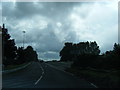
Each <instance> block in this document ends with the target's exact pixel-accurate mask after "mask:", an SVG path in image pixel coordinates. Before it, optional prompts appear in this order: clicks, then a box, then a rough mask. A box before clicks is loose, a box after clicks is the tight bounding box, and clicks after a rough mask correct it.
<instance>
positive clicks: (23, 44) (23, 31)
mask: <svg viewBox="0 0 120 90" xmlns="http://www.w3.org/2000/svg"><path fill="white" fill-rule="evenodd" d="M25 33H26V32H25V31H23V49H24V40H25Z"/></svg>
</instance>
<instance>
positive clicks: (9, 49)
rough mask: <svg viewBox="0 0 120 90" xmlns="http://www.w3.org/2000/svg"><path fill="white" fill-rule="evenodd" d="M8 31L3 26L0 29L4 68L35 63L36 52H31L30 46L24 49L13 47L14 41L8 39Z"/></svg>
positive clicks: (36, 58)
mask: <svg viewBox="0 0 120 90" xmlns="http://www.w3.org/2000/svg"><path fill="white" fill-rule="evenodd" d="M10 37H11V36H10V34H8V30H7V29H6V28H5V26H4V24H3V28H2V44H3V45H2V46H3V50H2V51H3V64H4V65H5V66H8V65H13V64H14V65H15V64H23V63H25V62H30V61H37V60H38V56H37V52H36V51H34V50H33V48H32V46H28V47H27V48H26V49H23V47H18V49H17V47H16V46H15V42H14V39H11V38H10Z"/></svg>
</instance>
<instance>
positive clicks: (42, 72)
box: [35, 64, 44, 85]
mask: <svg viewBox="0 0 120 90" xmlns="http://www.w3.org/2000/svg"><path fill="white" fill-rule="evenodd" d="M39 65H40V64H39ZM40 68H41V70H42V75H41V76H40V78H39V79H38V80H37V81H36V82H35V85H36V84H37V83H38V82H39V81H40V80H41V79H42V77H43V74H44V69H43V67H42V66H41V65H40Z"/></svg>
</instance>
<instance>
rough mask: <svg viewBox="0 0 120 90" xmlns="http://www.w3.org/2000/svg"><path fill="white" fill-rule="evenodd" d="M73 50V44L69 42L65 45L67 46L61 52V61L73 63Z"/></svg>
mask: <svg viewBox="0 0 120 90" xmlns="http://www.w3.org/2000/svg"><path fill="white" fill-rule="evenodd" d="M71 49H72V43H68V42H67V43H65V46H64V47H63V49H62V50H61V51H60V57H61V61H71V59H72V56H71V55H72V54H71Z"/></svg>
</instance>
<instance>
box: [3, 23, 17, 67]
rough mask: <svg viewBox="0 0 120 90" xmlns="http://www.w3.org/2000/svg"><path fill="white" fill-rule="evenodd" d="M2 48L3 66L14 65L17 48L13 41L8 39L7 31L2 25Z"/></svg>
mask: <svg viewBox="0 0 120 90" xmlns="http://www.w3.org/2000/svg"><path fill="white" fill-rule="evenodd" d="M2 46H3V50H2V51H3V64H4V65H5V66H7V65H10V64H14V61H15V57H16V50H17V47H16V46H15V42H14V39H10V35H9V34H8V30H7V29H6V28H5V25H4V24H3V28H2Z"/></svg>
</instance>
